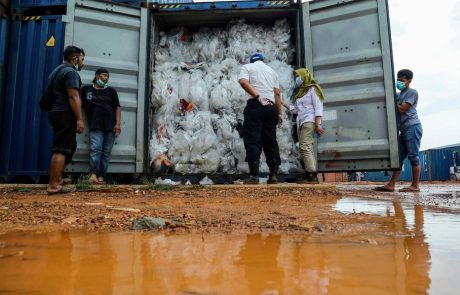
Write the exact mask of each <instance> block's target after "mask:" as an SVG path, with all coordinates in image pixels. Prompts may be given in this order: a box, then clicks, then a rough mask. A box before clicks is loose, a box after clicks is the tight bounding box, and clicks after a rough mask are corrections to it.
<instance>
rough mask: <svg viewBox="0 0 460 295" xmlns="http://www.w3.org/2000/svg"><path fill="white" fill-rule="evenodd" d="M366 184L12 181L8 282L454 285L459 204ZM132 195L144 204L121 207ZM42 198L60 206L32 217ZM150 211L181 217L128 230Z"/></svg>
mask: <svg viewBox="0 0 460 295" xmlns="http://www.w3.org/2000/svg"><path fill="white" fill-rule="evenodd" d="M369 188H370V187H369V186H363V187H361V188H360V189H359V190H350V189H345V188H342V187H341V186H339V192H337V191H335V190H334V189H333V188H331V187H320V188H316V189H315V188H311V187H299V186H289V187H288V188H287V187H266V186H259V187H251V188H242V187H232V188H212V189H210V188H206V189H203V188H199V189H192V190H190V189H187V190H183V189H179V190H174V191H154V190H149V191H147V190H145V193H142V190H137V189H136V190H137V191H138V192H137V193H136V192H135V191H136V190H135V191H134V192H133V191H131V192H117V193H115V195H113V194H114V192H105V193H100V192H99V193H90V194H88V193H76V194H75V195H73V196H65V197H64V196H62V197H58V198H54V197H53V199H50V198H48V197H46V196H41V195H39V194H36V193H32V194H31V193H30V192H27V193H14V194H13V195H10V196H9V197H2V198H1V202H0V208H1V207H3V208H5V207H8V206H10V207H9V208H13V210H15V211H16V212H18V214H16V217H14V218H13V217H12V216H11V215H8V218H5V211H9V210H10V209H8V210H3V209H2V210H0V214H1V215H0V217H1V218H0V222H1V224H0V225H1V227H2V228H5V227H7V228H9V229H10V230H11V231H10V230H4V232H3V234H1V235H0V278H2V279H1V280H0V293H7V292H10V293H12V294H16V293H40V294H78V293H80V294H139V293H146V294H426V293H430V294H458V292H457V291H458V289H459V288H460V281H459V280H458V278H457V277H458V273H460V267H459V266H460V250H459V247H458V245H460V215H459V214H458V211H457V210H450V209H446V208H444V207H442V206H433V204H431V205H426V204H423V202H419V201H417V200H419V199H418V198H417V197H414V196H406V195H403V194H398V193H396V194H390V195H388V194H383V195H375V194H373V192H371V191H370V190H369ZM366 192H367V197H366V198H363V196H364V195H366ZM61 198H62V199H61ZM452 198H455V196H454V197H452ZM414 200H415V201H414ZM69 201H70V202H69ZM34 202H35V203H34ZM67 203H70V204H67ZM101 203H104V204H105V205H101ZM20 204H21V206H24V207H21V206H20ZM66 204H67V205H66ZM88 204H90V205H88ZM107 205H110V206H111V208H108V207H106V206H107ZM15 206H16V207H15ZM34 206H35V207H34ZM127 206H129V208H131V209H138V210H141V211H140V212H128V211H118V210H113V208H115V207H117V208H125V209H126V208H128V207H127ZM42 208H44V209H43V210H44V211H43V212H51V213H50V214H51V215H53V214H56V216H58V217H59V218H49V217H48V218H38V217H35V216H38V215H40V214H41V213H40V214H37V213H36V212H37V211H40V210H41V209H42ZM31 212H35V213H31ZM83 212H84V213H83ZM187 212H189V213H187ZM190 212H191V213H190ZM92 214H96V215H97V214H101V215H103V216H105V215H107V216H109V217H110V218H106V219H105V221H103V222H102V221H101V222H99V221H97V220H96V221H95V222H91V218H90V216H92ZM119 214H120V216H118V215H119ZM151 214H154V215H155V216H160V217H163V218H165V219H167V218H170V219H176V220H179V219H180V218H179V217H181V216H182V218H184V221H183V225H180V226H177V227H172V228H168V229H166V230H161V231H153V232H134V231H129V226H130V221H131V219H133V218H136V217H138V216H143V215H151ZM187 214H189V215H187ZM184 215H185V217H184ZM32 216H34V218H35V223H33V222H31V221H32V220H33V219H32ZM72 216H74V218H77V220H75V219H68V218H71V217H72ZM66 219H67V220H66ZM114 220H117V222H118V221H119V222H121V223H120V225H118V226H115V227H112V226H109V225H104V223H109V224H110V223H111V222H113V221H114ZM123 220H126V222H125V223H123V222H122V221H123ZM39 221H42V223H40V222H39ZM65 221H67V223H66V222H65ZM12 224H13V225H12ZM14 224H20V226H15V225H14ZM18 229H23V230H26V231H25V232H24V231H18ZM63 230H64V231H63ZM88 230H89V231H88Z"/></svg>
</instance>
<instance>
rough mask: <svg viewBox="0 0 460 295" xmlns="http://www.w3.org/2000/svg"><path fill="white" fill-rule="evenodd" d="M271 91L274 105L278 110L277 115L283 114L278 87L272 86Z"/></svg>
mask: <svg viewBox="0 0 460 295" xmlns="http://www.w3.org/2000/svg"><path fill="white" fill-rule="evenodd" d="M273 91H274V92H275V106H276V109H277V110H278V116H281V115H282V114H283V113H282V112H283V109H282V105H281V91H280V89H279V88H274V89H273Z"/></svg>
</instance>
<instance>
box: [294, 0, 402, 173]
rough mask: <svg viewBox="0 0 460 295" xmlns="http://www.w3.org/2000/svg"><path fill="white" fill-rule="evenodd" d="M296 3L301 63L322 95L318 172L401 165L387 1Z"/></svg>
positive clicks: (329, 0) (331, 0) (392, 167)
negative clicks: (312, 77)
mask: <svg viewBox="0 0 460 295" xmlns="http://www.w3.org/2000/svg"><path fill="white" fill-rule="evenodd" d="M300 9H301V12H300V13H301V15H302V27H303V32H302V34H303V43H304V44H303V46H302V47H303V54H302V56H303V58H304V60H303V64H304V65H305V66H307V67H308V68H309V69H313V73H314V76H315V78H316V80H317V81H318V83H319V84H320V85H321V86H322V87H323V89H324V92H325V96H326V100H325V103H324V107H325V108H324V117H323V127H324V128H325V134H324V135H323V136H322V137H321V138H320V139H319V141H318V169H319V171H322V172H334V171H364V170H389V169H396V168H400V163H399V151H398V140H397V126H396V112H395V89H394V74H393V60H392V51H391V38H390V24H389V20H388V6H387V3H386V1H385V0H345V1H340V2H338V1H336V0H322V1H313V2H306V3H303V4H302V5H301V6H300Z"/></svg>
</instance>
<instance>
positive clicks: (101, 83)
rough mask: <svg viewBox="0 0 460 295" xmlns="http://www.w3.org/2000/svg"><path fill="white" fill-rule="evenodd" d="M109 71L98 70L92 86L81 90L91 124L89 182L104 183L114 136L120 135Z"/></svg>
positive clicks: (115, 101) (116, 102)
mask: <svg viewBox="0 0 460 295" xmlns="http://www.w3.org/2000/svg"><path fill="white" fill-rule="evenodd" d="M109 78H110V74H109V71H108V70H106V69H98V70H97V71H96V73H95V76H94V79H93V85H88V86H84V87H83V88H82V90H81V97H82V101H83V106H84V110H85V113H86V117H87V119H88V124H89V129H90V130H89V145H90V152H89V173H90V179H89V180H90V182H91V183H93V184H105V183H106V179H107V169H108V167H109V161H110V155H111V153H112V147H113V144H114V142H115V137H116V136H118V135H120V133H121V127H120V120H121V110H120V102H119V100H118V93H117V91H116V90H115V89H114V88H112V87H109Z"/></svg>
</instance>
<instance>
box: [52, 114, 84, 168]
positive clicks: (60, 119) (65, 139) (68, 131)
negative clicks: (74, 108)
mask: <svg viewBox="0 0 460 295" xmlns="http://www.w3.org/2000/svg"><path fill="white" fill-rule="evenodd" d="M48 120H49V122H50V125H51V127H52V128H53V147H52V149H51V152H52V153H53V154H62V155H64V156H65V163H66V164H69V163H70V162H72V157H73V155H74V153H75V150H76V149H77V139H76V136H77V121H76V119H75V115H74V114H73V113H69V112H49V113H48Z"/></svg>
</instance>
